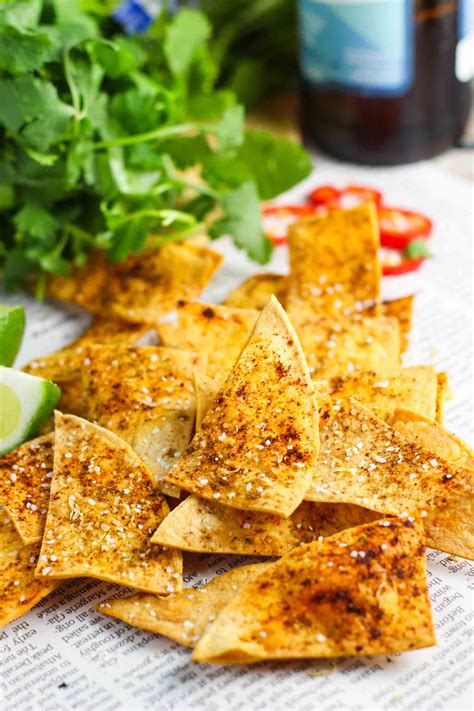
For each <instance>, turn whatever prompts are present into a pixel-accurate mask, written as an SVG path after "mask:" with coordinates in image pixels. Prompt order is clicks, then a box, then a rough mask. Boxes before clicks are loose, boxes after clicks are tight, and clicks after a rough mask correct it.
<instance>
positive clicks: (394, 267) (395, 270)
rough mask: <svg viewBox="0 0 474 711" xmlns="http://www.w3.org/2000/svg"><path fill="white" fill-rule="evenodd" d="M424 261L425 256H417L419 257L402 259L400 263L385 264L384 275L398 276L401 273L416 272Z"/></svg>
mask: <svg viewBox="0 0 474 711" xmlns="http://www.w3.org/2000/svg"><path fill="white" fill-rule="evenodd" d="M424 261H425V257H417V259H402V261H401V262H399V263H398V264H384V265H383V267H382V272H383V275H384V276H398V275H399V274H408V273H409V272H416V270H417V269H419V268H420V266H421V265H422V264H423V262H424Z"/></svg>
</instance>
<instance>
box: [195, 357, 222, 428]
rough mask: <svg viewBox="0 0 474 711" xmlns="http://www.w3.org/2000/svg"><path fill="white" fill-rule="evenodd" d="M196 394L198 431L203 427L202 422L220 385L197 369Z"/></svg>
mask: <svg viewBox="0 0 474 711" xmlns="http://www.w3.org/2000/svg"><path fill="white" fill-rule="evenodd" d="M193 385H194V395H195V397H196V432H197V431H198V430H200V429H201V424H202V421H203V419H204V417H205V416H206V412H207V411H208V410H209V408H210V406H211V405H212V403H213V401H214V399H215V398H216V397H217V395H218V393H219V385H218V383H216V381H215V380H213V379H212V378H210V377H209V376H208V375H206V374H205V373H202V372H200V371H196V372H195V373H194V377H193Z"/></svg>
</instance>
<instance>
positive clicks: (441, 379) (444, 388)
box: [435, 372, 451, 425]
mask: <svg viewBox="0 0 474 711" xmlns="http://www.w3.org/2000/svg"><path fill="white" fill-rule="evenodd" d="M450 399H451V390H450V388H449V376H448V374H447V373H445V372H442V373H438V392H437V395H436V417H435V419H436V422H439V424H440V425H442V424H443V422H444V403H445V402H446V401H447V400H450Z"/></svg>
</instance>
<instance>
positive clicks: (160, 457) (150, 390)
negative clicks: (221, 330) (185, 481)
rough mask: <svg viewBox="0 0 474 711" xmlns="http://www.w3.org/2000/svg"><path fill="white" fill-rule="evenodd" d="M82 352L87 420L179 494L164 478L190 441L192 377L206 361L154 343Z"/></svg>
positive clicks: (165, 487)
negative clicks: (117, 438)
mask: <svg viewBox="0 0 474 711" xmlns="http://www.w3.org/2000/svg"><path fill="white" fill-rule="evenodd" d="M85 355H86V358H85V360H84V366H83V378H84V383H85V384H84V392H85V398H86V402H87V404H88V407H87V413H88V419H91V420H94V421H95V422H97V424H99V425H101V426H102V427H106V428H107V429H108V430H111V431H112V432H115V434H117V435H119V436H120V437H122V439H124V440H125V441H126V442H128V444H129V445H130V446H131V447H132V449H133V450H134V452H135V453H136V454H137V455H138V456H139V457H140V458H141V459H142V460H143V462H144V463H145V464H146V465H147V467H148V468H149V469H150V471H151V473H152V474H153V476H154V478H155V480H156V481H157V482H158V483H159V485H160V487H161V488H162V490H163V491H164V492H165V493H167V494H169V495H171V496H178V495H179V490H178V489H176V487H172V488H170V486H169V484H168V485H167V484H166V482H164V481H163V479H164V476H165V474H166V473H167V472H168V470H169V469H170V468H171V466H172V465H173V464H174V463H175V461H176V458H177V457H179V456H180V454H181V453H182V452H184V450H185V449H186V447H187V446H188V444H189V443H190V441H191V438H192V435H193V431H194V419H195V414H196V398H195V394H194V388H193V375H194V373H195V372H196V371H198V370H199V369H203V368H204V367H205V361H204V359H203V358H202V357H201V356H198V355H196V354H195V353H190V352H184V351H178V350H174V349H172V348H159V347H156V346H122V345H116V346H110V345H105V346H89V347H88V348H87V349H86V351H85Z"/></svg>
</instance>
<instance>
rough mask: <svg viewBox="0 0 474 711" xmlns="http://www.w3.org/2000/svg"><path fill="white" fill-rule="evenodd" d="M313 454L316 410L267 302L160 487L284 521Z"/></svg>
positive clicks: (276, 311) (274, 305)
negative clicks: (167, 484)
mask: <svg viewBox="0 0 474 711" xmlns="http://www.w3.org/2000/svg"><path fill="white" fill-rule="evenodd" d="M317 455H318V403H317V401H316V398H315V395H314V389H313V384H312V382H311V379H310V377H309V373H308V369H307V367H306V362H305V360H304V356H303V353H302V351H301V347H300V345H299V343H298V339H297V337H296V334H295V332H294V330H293V328H292V326H291V324H290V323H289V321H288V319H287V317H286V315H285V312H284V311H283V309H282V308H281V306H280V305H279V303H278V301H277V300H276V299H275V297H271V299H270V301H269V302H268V305H267V306H266V307H265V309H264V310H263V311H262V312H261V315H260V317H259V319H258V321H257V323H256V326H255V330H254V331H253V333H252V335H251V337H250V340H249V342H248V343H247V345H246V347H245V348H244V350H243V352H242V354H241V356H240V358H239V360H238V362H237V363H236V365H235V366H234V368H233V370H232V372H231V374H230V375H229V377H228V379H227V380H226V382H225V383H224V385H223V387H222V389H221V391H220V392H219V394H218V396H217V398H216V399H215V400H214V402H213V404H212V406H211V409H210V410H209V411H208V413H207V415H206V417H205V418H204V420H203V422H202V424H201V429H200V430H199V432H197V433H196V435H195V436H194V439H193V440H192V442H191V444H190V446H189V448H188V449H187V451H186V452H185V453H184V455H183V456H182V457H181V459H180V460H179V461H178V462H177V463H176V465H175V467H174V468H173V469H172V470H171V471H170V473H169V474H168V476H167V481H169V482H170V483H172V484H176V486H179V487H182V488H183V489H186V490H188V491H191V492H192V493H195V494H198V495H199V496H201V497H203V498H205V499H210V500H211V501H212V500H214V501H217V500H218V501H219V503H222V504H225V505H227V506H232V507H235V508H241V509H245V510H247V509H249V510H256V511H266V512H268V513H274V514H278V515H280V516H289V515H290V514H291V513H293V511H294V510H295V509H296V508H297V506H298V505H299V504H300V503H301V501H302V499H303V497H304V494H305V492H306V491H307V489H308V487H309V485H310V483H311V477H312V473H313V469H314V466H315V463H316V459H317Z"/></svg>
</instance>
